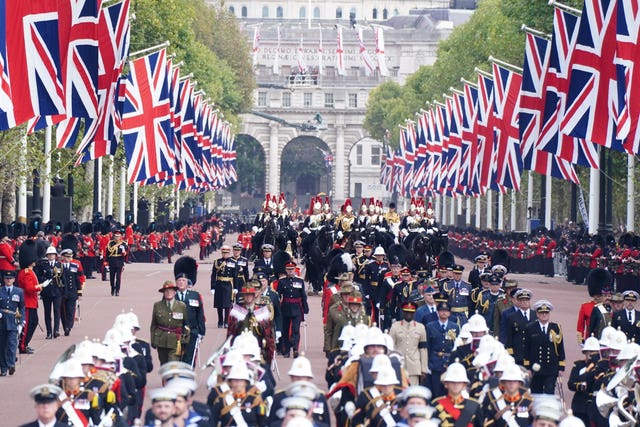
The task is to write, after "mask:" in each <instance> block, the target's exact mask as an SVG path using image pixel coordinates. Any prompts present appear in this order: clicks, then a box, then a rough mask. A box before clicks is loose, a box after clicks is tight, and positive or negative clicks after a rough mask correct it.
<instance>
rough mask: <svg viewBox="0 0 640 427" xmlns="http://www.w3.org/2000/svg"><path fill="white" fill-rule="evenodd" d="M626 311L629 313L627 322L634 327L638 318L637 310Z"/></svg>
mask: <svg viewBox="0 0 640 427" xmlns="http://www.w3.org/2000/svg"><path fill="white" fill-rule="evenodd" d="M625 311H626V312H627V320H628V321H629V323H631V324H632V325H633V323H634V321H635V318H636V313H635V310H625Z"/></svg>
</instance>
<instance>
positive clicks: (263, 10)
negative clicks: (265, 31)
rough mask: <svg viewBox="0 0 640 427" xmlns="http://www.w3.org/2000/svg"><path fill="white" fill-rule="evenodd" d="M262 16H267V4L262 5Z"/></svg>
mask: <svg viewBox="0 0 640 427" xmlns="http://www.w3.org/2000/svg"><path fill="white" fill-rule="evenodd" d="M262 17H263V18H268V17H269V6H262Z"/></svg>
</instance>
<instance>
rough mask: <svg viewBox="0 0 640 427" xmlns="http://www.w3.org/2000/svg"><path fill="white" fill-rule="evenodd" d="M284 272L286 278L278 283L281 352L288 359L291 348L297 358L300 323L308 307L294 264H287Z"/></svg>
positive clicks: (302, 285)
mask: <svg viewBox="0 0 640 427" xmlns="http://www.w3.org/2000/svg"><path fill="white" fill-rule="evenodd" d="M285 271H286V273H287V276H286V277H284V278H282V279H280V280H279V282H278V294H280V301H281V305H280V308H281V311H282V338H283V344H282V350H283V355H284V357H289V352H290V351H291V349H292V348H293V357H298V345H299V344H300V323H301V322H303V321H304V315H305V314H308V313H309V305H308V304H307V293H306V292H305V286H304V281H303V280H302V279H301V278H299V277H297V276H296V263H295V262H293V261H289V262H287V263H286V264H285Z"/></svg>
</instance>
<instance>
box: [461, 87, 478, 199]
mask: <svg viewBox="0 0 640 427" xmlns="http://www.w3.org/2000/svg"><path fill="white" fill-rule="evenodd" d="M463 101H464V104H463V107H464V108H463V109H462V154H461V160H460V178H459V184H458V186H459V190H460V191H462V192H464V194H467V195H473V192H472V191H471V182H472V181H473V179H472V176H473V175H474V173H475V170H476V166H475V165H476V159H477V157H478V135H477V134H476V133H475V129H476V126H475V123H476V120H477V115H478V114H477V109H478V88H477V87H476V86H475V85H471V84H469V83H465V84H464V97H463Z"/></svg>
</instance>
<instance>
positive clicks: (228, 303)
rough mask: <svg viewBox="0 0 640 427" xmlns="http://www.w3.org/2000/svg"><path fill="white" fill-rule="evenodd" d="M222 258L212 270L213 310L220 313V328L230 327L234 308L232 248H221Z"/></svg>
mask: <svg viewBox="0 0 640 427" xmlns="http://www.w3.org/2000/svg"><path fill="white" fill-rule="evenodd" d="M220 253H221V255H222V256H221V257H220V258H218V259H217V260H215V261H214V262H213V268H212V269H211V294H212V295H213V308H215V309H216V310H217V311H218V328H227V327H228V326H229V311H231V307H233V296H234V292H233V291H234V287H233V286H234V281H235V277H236V274H235V273H236V271H235V270H236V267H235V263H234V262H233V261H232V260H231V247H229V246H227V245H224V246H222V247H221V248H220Z"/></svg>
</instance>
